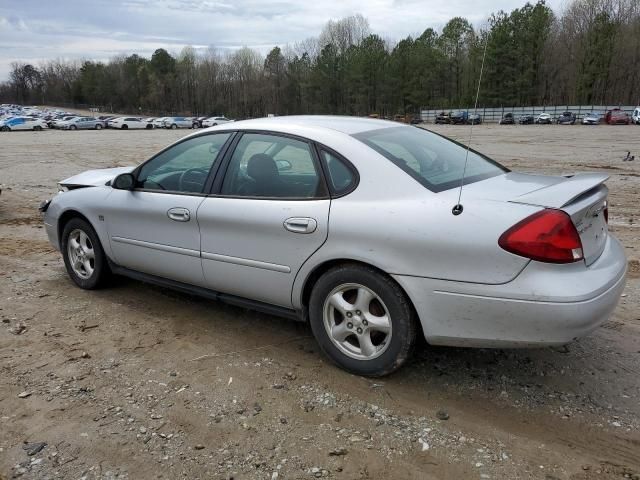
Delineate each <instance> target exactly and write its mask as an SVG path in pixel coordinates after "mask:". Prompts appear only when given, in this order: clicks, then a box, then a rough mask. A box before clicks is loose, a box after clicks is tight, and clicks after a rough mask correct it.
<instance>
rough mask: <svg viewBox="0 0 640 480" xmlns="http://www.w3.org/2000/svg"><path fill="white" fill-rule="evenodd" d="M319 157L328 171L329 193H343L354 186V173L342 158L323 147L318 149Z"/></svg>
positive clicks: (355, 179) (355, 180)
mask: <svg viewBox="0 0 640 480" xmlns="http://www.w3.org/2000/svg"><path fill="white" fill-rule="evenodd" d="M320 158H321V159H322V162H323V163H324V165H325V167H326V171H327V173H328V177H329V178H328V180H329V188H330V189H331V193H333V194H334V195H344V194H346V193H349V192H350V191H351V190H353V189H354V188H355V186H356V182H357V177H356V173H355V171H354V170H353V168H352V167H350V166H349V165H348V164H347V163H346V162H345V161H344V160H343V159H341V158H340V157H338V156H336V155H334V154H332V153H330V152H328V151H326V150H324V149H321V150H320Z"/></svg>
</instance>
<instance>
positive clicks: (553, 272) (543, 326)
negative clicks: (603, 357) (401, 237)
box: [394, 236, 627, 348]
mask: <svg viewBox="0 0 640 480" xmlns="http://www.w3.org/2000/svg"><path fill="white" fill-rule="evenodd" d="M626 269H627V261H626V258H625V255H624V249H623V247H622V245H620V242H618V240H616V239H615V238H614V237H612V236H609V237H608V239H607V244H606V246H605V249H604V251H603V253H602V254H601V256H600V258H599V259H598V260H596V261H595V262H594V263H593V264H591V265H590V266H589V267H586V266H585V265H584V263H583V262H577V263H573V264H566V265H553V264H545V263H540V262H533V261H532V262H530V263H529V264H528V265H527V266H526V267H525V269H524V270H523V271H522V272H521V273H520V275H518V277H516V278H515V279H514V280H513V281H511V282H508V283H505V284H502V285H483V284H474V283H462V282H451V281H445V280H434V279H428V278H421V277H408V276H402V275H394V278H395V279H396V281H398V283H399V284H400V285H401V286H402V287H403V288H404V289H405V291H406V292H407V294H408V295H409V297H410V298H411V300H412V301H413V304H414V306H415V308H416V311H417V313H418V316H419V318H420V322H421V323H422V327H423V331H424V333H425V337H426V339H427V341H428V342H429V343H431V344H434V345H451V346H470V347H509V348H511V347H532V346H544V345H563V344H566V343H569V342H571V341H573V340H575V339H576V338H579V337H582V336H584V335H587V334H588V333H590V332H591V331H592V330H594V329H595V328H597V327H598V326H599V325H601V324H602V323H603V322H605V321H606V320H607V319H608V318H609V316H610V315H611V314H612V313H613V311H614V309H615V307H616V305H617V304H618V300H619V299H620V295H621V294H622V291H623V289H624V286H625V276H626Z"/></svg>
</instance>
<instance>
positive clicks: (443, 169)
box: [353, 127, 509, 192]
mask: <svg viewBox="0 0 640 480" xmlns="http://www.w3.org/2000/svg"><path fill="white" fill-rule="evenodd" d="M353 136H354V137H355V138H357V139H358V140H360V141H361V142H363V143H365V144H366V145H368V146H369V147H371V148H373V149H374V150H375V151H376V152H378V153H380V154H381V155H383V156H384V157H386V158H387V159H388V160H390V161H391V162H393V163H394V164H395V165H397V166H398V167H400V168H401V169H402V170H404V171H405V172H406V173H407V174H409V175H410V176H411V177H413V178H414V179H415V180H417V181H418V182H420V183H421V184H422V185H423V186H425V187H426V188H428V189H429V190H431V191H433V192H441V191H443V190H448V189H450V188H454V187H457V186H459V185H460V181H461V180H462V174H463V170H464V163H465V156H466V153H467V149H466V147H464V146H463V145H461V144H459V143H457V142H454V141H453V140H449V139H448V138H445V137H443V136H441V135H437V134H435V133H433V132H430V131H428V130H424V129H422V128H417V127H394V128H381V129H376V130H369V131H366V132H361V133H358V134H355V135H353ZM508 171H509V170H508V169H506V168H505V167H503V166H501V165H500V164H498V163H496V162H494V161H493V160H491V159H489V158H487V157H485V156H484V155H481V154H480V153H478V152H475V151H474V150H470V151H469V159H468V162H467V170H466V173H465V179H464V183H465V184H468V183H474V182H477V181H480V180H484V179H486V178H491V177H495V176H497V175H501V174H502V173H505V172H508Z"/></svg>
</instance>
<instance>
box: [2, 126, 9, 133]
mask: <svg viewBox="0 0 640 480" xmlns="http://www.w3.org/2000/svg"><path fill="white" fill-rule="evenodd" d="M10 131H11V129H10V128H9V127H7V126H4V127H2V128H0V132H10Z"/></svg>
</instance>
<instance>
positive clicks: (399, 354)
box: [309, 264, 417, 376]
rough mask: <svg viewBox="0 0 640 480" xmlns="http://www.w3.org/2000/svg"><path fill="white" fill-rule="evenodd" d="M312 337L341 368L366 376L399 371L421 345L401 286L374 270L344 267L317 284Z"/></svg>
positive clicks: (311, 303) (311, 309)
mask: <svg viewBox="0 0 640 480" xmlns="http://www.w3.org/2000/svg"><path fill="white" fill-rule="evenodd" d="M309 318H310V321H311V328H312V330H313V334H314V336H315V338H316V340H317V341H318V344H319V345H320V348H321V349H322V351H323V352H324V353H325V354H326V355H327V356H328V357H329V358H330V359H331V360H332V361H333V362H334V363H336V364H337V365H338V366H340V367H342V368H344V369H345V370H347V371H349V372H352V373H355V374H358V375H365V376H383V375H387V374H389V373H391V372H393V371H395V370H397V369H398V368H400V367H401V366H402V365H403V364H404V363H405V361H406V360H407V359H408V358H409V356H410V353H411V351H412V349H413V346H414V344H415V340H416V333H417V321H416V318H415V313H414V310H413V307H412V306H411V304H410V302H409V300H408V299H407V297H406V295H405V293H404V292H403V291H402V289H401V288H400V286H399V285H398V284H397V283H395V282H394V281H393V280H392V279H391V278H389V277H387V276H386V275H384V274H381V273H379V272H378V271H376V270H374V269H373V268H371V267H367V266H363V265H354V264H345V265H342V266H339V267H335V268H333V269H331V270H329V271H328V272H326V273H325V274H324V275H323V276H322V277H320V279H319V280H318V281H317V282H316V284H315V285H314V287H313V291H312V292H311V298H310V301H309Z"/></svg>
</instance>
